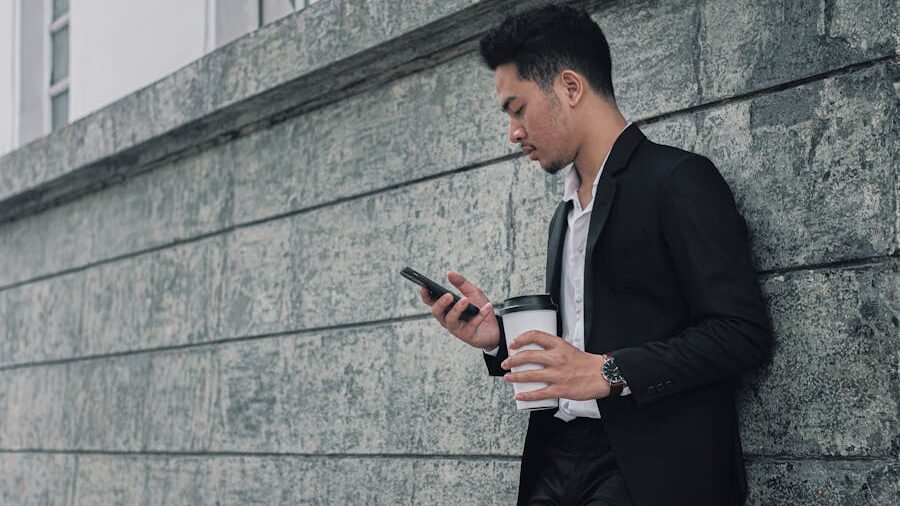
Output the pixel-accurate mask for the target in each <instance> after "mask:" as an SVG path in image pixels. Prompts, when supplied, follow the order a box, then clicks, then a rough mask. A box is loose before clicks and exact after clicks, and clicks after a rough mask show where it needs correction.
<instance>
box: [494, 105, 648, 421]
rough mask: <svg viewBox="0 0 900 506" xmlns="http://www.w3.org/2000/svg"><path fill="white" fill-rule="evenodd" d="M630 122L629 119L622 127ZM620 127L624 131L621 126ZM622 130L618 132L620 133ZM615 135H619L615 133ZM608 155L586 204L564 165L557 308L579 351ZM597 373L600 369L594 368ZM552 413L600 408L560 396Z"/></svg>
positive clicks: (593, 413) (596, 414)
mask: <svg viewBox="0 0 900 506" xmlns="http://www.w3.org/2000/svg"><path fill="white" fill-rule="evenodd" d="M629 125H631V122H628V124H627V125H625V128H628V126H629ZM622 131H625V129H624V128H623V129H622ZM621 134H622V132H619V135H621ZM616 138H617V139H618V136H616ZM608 159H609V153H607V154H606V158H604V159H603V163H602V164H601V165H600V170H599V171H598V172H597V176H596V177H595V178H594V184H593V187H592V188H591V201H590V202H589V203H588V205H587V207H585V208H584V209H582V208H581V200H580V199H579V198H578V187H579V186H580V185H581V178H580V177H579V175H578V171H576V170H575V166H574V165H569V167H568V168H567V169H566V176H565V178H566V179H565V191H564V193H563V202H568V201H570V200H571V201H572V209H571V210H570V211H569V214H568V216H567V219H568V229H567V231H566V238H565V241H564V243H563V262H562V290H561V291H560V301H559V304H560V308H561V310H562V327H563V328H562V334H563V335H562V337H563V338H564V339H565V340H566V341H568V342H569V343H571V344H572V345H573V346H575V347H576V348H578V349H579V350H581V351H584V260H585V250H586V249H587V236H588V229H589V228H590V224H591V211H592V210H593V209H594V197H595V196H596V194H597V182H598V181H600V175H601V174H603V168H604V167H605V166H606V161H607V160H608ZM499 350H500V348H499V347H498V348H496V349H494V350H491V351H490V352H485V353H488V354H489V355H494V356H496V355H497V352H499ZM597 374H600V371H597ZM629 393H631V391H630V390H629V389H628V387H626V388H625V389H624V390H623V391H622V395H628V394H629ZM554 416H555V417H557V418H560V419H562V420H565V421H567V422H568V421H571V420H574V419H575V418H576V417H579V416H582V417H587V418H600V411H599V410H598V409H597V401H595V400H594V399H590V400H586V401H576V400H573V399H566V398H560V399H559V409H558V410H557V411H556V413H555V414H554Z"/></svg>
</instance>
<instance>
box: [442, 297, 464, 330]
mask: <svg viewBox="0 0 900 506" xmlns="http://www.w3.org/2000/svg"><path fill="white" fill-rule="evenodd" d="M467 307H469V298H468V297H463V298H461V299H459V301H458V302H457V303H456V304H454V305H453V307H451V308H450V312H448V313H447V320H446V321H447V325H450V326H452V327H453V328H457V327H461V326H462V325H461V323H462V322H460V321H459V317H460V316H462V313H463V311H465V310H466V308H467Z"/></svg>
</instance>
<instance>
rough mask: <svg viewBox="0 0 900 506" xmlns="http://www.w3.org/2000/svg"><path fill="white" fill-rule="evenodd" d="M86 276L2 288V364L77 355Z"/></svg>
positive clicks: (0, 344) (0, 360) (80, 339)
mask: <svg viewBox="0 0 900 506" xmlns="http://www.w3.org/2000/svg"><path fill="white" fill-rule="evenodd" d="M83 301H84V276H83V275H77V274H76V275H65V276H60V277H56V278H53V280H52V282H39V283H33V284H28V285H24V286H20V287H18V288H14V289H10V290H4V291H0V322H2V323H3V325H2V330H0V337H2V341H0V364H9V363H13V362H30V361H36V360H46V359H48V358H54V357H66V356H73V355H75V354H76V353H78V351H79V350H80V348H81V341H82V336H83V333H82V330H83V327H82V323H83V320H82V303H83Z"/></svg>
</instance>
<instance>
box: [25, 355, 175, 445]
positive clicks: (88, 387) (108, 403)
mask: <svg viewBox="0 0 900 506" xmlns="http://www.w3.org/2000/svg"><path fill="white" fill-rule="evenodd" d="M150 363H151V362H150V356H149V355H146V354H143V355H135V356H132V357H128V359H127V360H108V359H107V360H87V361H83V362H74V363H72V364H70V366H69V378H68V380H67V384H68V387H69V389H70V392H71V394H70V397H69V398H67V399H59V400H57V402H59V403H60V404H62V405H64V406H65V408H66V409H67V410H69V411H70V413H71V415H70V416H73V417H74V418H75V429H74V432H73V434H72V437H71V438H70V439H69V441H67V442H66V443H65V444H64V445H59V446H64V447H66V448H78V449H86V450H96V449H102V450H108V449H129V450H131V451H136V450H141V449H143V448H144V441H146V431H148V430H149V427H150V426H151V421H150V420H149V419H147V418H146V417H145V414H146V412H147V399H148V397H149V389H150V388H151V385H152V383H151V370H150ZM27 371H28V372H29V373H38V374H39V371H41V369H31V370H27ZM32 381H33V380H32ZM161 415H162V414H161V413H156V416H157V417H158V416H161ZM175 437H177V436H175ZM45 444H46V443H45Z"/></svg>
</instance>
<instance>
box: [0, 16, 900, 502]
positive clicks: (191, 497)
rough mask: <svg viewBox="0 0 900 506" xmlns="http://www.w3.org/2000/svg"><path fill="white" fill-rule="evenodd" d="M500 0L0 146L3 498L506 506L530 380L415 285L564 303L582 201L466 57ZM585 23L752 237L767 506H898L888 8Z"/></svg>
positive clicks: (337, 22)
mask: <svg viewBox="0 0 900 506" xmlns="http://www.w3.org/2000/svg"><path fill="white" fill-rule="evenodd" d="M513 3H514V2H431V1H422V2H417V3H416V4H414V6H410V3H409V2H397V1H393V0H372V1H366V2H345V1H342V0H331V1H328V2H324V1H323V2H319V3H317V4H315V5H312V6H311V7H309V8H308V9H305V10H304V11H302V12H300V13H298V14H296V15H292V16H288V17H287V18H285V19H283V20H280V21H278V22H276V23H273V24H272V25H269V26H267V27H265V28H263V29H262V30H260V31H258V32H255V33H253V34H252V35H250V36H248V37H245V38H241V39H238V40H237V41H235V42H234V43H232V44H230V45H228V46H226V47H224V48H222V49H221V50H220V51H217V52H215V53H212V54H210V55H208V56H207V57H205V58H203V59H201V60H199V61H198V62H195V63H194V64H191V65H189V66H187V67H185V68H184V69H181V70H179V71H178V72H176V73H175V74H172V75H171V76H168V77H167V78H165V79H163V80H162V81H160V82H158V83H155V84H153V85H151V86H150V87H148V88H145V89H143V90H140V91H138V92H137V93H135V94H133V95H130V96H128V97H125V98H124V99H122V100H120V101H119V102H116V103H115V104H112V105H111V106H109V107H107V108H105V109H103V110H101V111H98V112H96V113H94V114H92V115H90V116H88V117H87V118H85V119H83V120H81V121H79V122H76V123H75V124H73V125H70V126H68V127H67V128H65V129H63V130H61V131H59V132H56V133H54V134H51V135H50V136H48V137H46V138H43V139H40V140H38V141H35V142H34V143H32V144H29V145H27V146H25V147H23V148H21V149H19V150H17V151H15V152H13V153H11V154H9V155H7V156H5V157H3V158H0V503H2V504H39V505H44V504H61V505H85V504H144V505H149V504H223V505H224V504H235V505H237V504H295V503H308V504H510V503H511V502H513V500H514V498H515V489H516V483H517V479H518V459H517V458H518V456H519V455H520V452H521V445H522V441H523V437H524V428H525V422H526V420H525V417H523V416H520V415H518V414H517V413H515V411H514V409H513V403H512V401H511V399H510V395H511V389H510V388H508V385H506V384H505V383H503V382H502V381H498V380H495V379H492V378H489V377H487V376H486V374H485V372H484V366H483V363H482V361H481V358H480V355H479V352H477V351H475V350H472V349H469V348H467V347H466V346H464V345H462V344H460V343H457V342H454V340H452V338H450V337H449V336H447V335H446V334H444V333H443V332H442V330H441V329H440V328H439V327H437V326H436V324H434V323H433V322H432V321H431V320H430V317H429V315H427V313H425V312H424V311H423V309H422V307H421V305H420V304H419V302H418V300H417V296H416V292H415V290H414V289H412V288H411V287H410V286H408V285H409V283H408V282H406V281H405V280H403V279H402V278H400V277H399V276H398V275H397V272H398V271H399V269H400V268H401V267H403V266H404V265H412V266H414V267H416V268H417V269H419V270H421V271H423V272H425V273H430V274H433V276H434V277H438V276H440V275H442V274H443V273H444V272H445V271H446V270H448V269H455V270H459V271H461V272H463V273H464V274H467V275H468V276H470V277H471V278H473V279H474V280H477V281H478V282H480V283H481V284H482V285H483V287H484V288H485V290H486V291H487V293H488V294H489V295H491V297H492V298H494V299H502V298H505V297H507V296H509V295H512V294H519V293H523V292H532V291H540V290H542V289H543V284H544V280H543V269H544V264H545V258H544V254H545V247H546V230H547V224H548V222H549V219H550V214H551V213H552V211H553V209H554V207H555V204H556V203H557V202H558V201H559V198H560V195H561V193H562V181H561V178H559V177H551V176H546V175H544V174H543V173H542V172H541V171H540V169H539V168H538V167H537V166H535V165H534V164H532V163H530V162H528V161H527V160H525V159H523V158H522V157H520V156H519V155H518V154H516V153H515V151H514V149H512V146H510V145H509V144H508V143H507V142H506V141H505V124H504V117H503V115H502V114H501V113H500V112H499V111H498V109H497V104H496V99H495V97H494V91H493V81H492V76H491V73H490V72H489V71H487V70H486V69H484V68H482V67H481V65H480V63H479V60H478V57H477V54H476V53H474V52H473V47H474V46H473V41H474V39H473V37H476V36H477V35H478V34H479V33H481V32H482V31H483V30H484V29H486V28H487V27H489V26H491V25H492V24H493V23H494V22H495V21H496V20H497V19H499V18H500V17H501V16H502V14H503V13H504V12H506V11H507V10H508V7H509V5H512V4H513ZM577 3H579V4H583V5H588V7H589V8H590V9H591V10H592V12H593V13H594V17H595V19H597V20H598V21H599V22H600V23H601V26H603V28H604V30H605V31H606V32H607V34H608V37H609V40H610V44H611V46H612V52H613V57H614V84H615V86H616V91H617V95H618V97H619V103H620V105H621V107H622V108H623V110H624V111H625V113H626V115H627V116H628V118H629V119H632V120H635V121H637V122H638V123H639V125H640V126H641V128H642V129H643V130H644V131H645V133H647V135H648V136H649V137H650V139H651V140H654V141H656V142H661V143H667V144H672V145H676V146H679V147H682V148H685V149H690V150H693V151H697V152H699V153H702V154H704V155H706V156H708V157H709V158H710V159H712V160H713V161H714V162H715V163H716V164H717V166H718V167H719V169H720V170H721V171H722V173H723V175H724V177H725V178H726V179H727V180H728V182H729V183H730V185H731V187H732V189H733V191H734V193H735V196H736V198H737V201H738V205H739V207H740V208H741V210H742V212H743V214H744V216H745V217H746V219H747V221H748V225H749V227H750V231H751V236H752V240H753V255H754V260H755V262H756V266H757V268H758V270H759V279H760V283H761V286H762V287H763V291H764V294H765V296H766V299H767V301H768V303H769V308H770V314H771V315H772V320H773V323H774V325H775V331H776V341H777V342H776V349H775V352H774V354H773V356H772V358H771V360H770V361H769V362H768V363H767V364H765V365H764V366H763V367H761V368H760V369H759V370H756V371H753V372H751V373H749V374H747V375H746V376H745V377H744V378H742V381H741V385H740V388H739V389H738V391H737V396H738V399H739V405H740V420H741V427H742V438H743V444H744V450H745V457H746V460H747V468H748V473H749V480H750V497H749V500H748V504H752V505H764V504H779V505H780V504H835V505H839V504H840V505H843V504H848V505H849V504H853V505H856V504H872V505H876V504H879V505H880V504H889V503H891V502H892V501H897V500H900V486H898V482H900V480H898V475H900V466H898V448H900V434H898V423H897V419H898V402H900V383H898V367H900V365H898V358H900V333H898V325H900V324H898V321H900V302H898V289H900V281H898V279H900V277H898V268H900V267H898V260H897V257H898V251H900V247H898V238H900V229H898V224H900V213H898V199H900V176H898V170H897V169H898V166H897V155H896V153H897V152H900V149H898V148H900V146H898V137H897V132H898V123H897V117H898V115H897V112H898V111H897V109H898V85H897V83H898V65H897V58H896V48H897V44H898V35H897V30H896V26H898V24H897V6H896V5H895V3H894V2H890V1H885V0H878V1H872V2H860V1H849V0H829V1H827V2H819V1H813V0H804V1H797V2H786V1H774V0H767V1H764V2H751V1H749V0H704V1H700V0H698V1H689V0H677V1H668V2H666V1H637V2H631V1H621V0H615V1H600V2H577Z"/></svg>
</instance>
